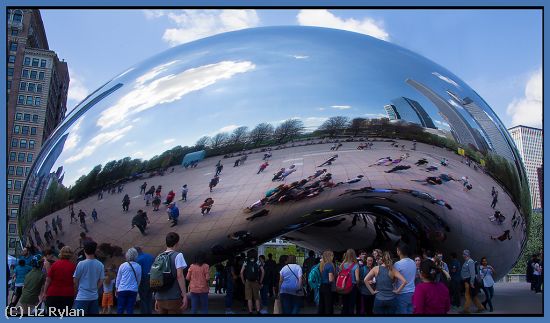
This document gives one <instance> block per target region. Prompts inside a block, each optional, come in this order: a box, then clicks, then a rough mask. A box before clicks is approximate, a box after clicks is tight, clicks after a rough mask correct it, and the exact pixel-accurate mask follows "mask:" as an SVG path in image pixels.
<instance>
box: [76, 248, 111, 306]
mask: <svg viewBox="0 0 550 323" xmlns="http://www.w3.org/2000/svg"><path fill="white" fill-rule="evenodd" d="M96 249H97V243H95V242H94V241H89V242H86V243H84V254H85V255H86V259H85V260H82V261H80V262H79V263H78V265H77V266H76V270H75V272H74V274H73V278H74V279H73V280H74V289H75V290H76V291H77V294H76V298H75V301H74V304H73V308H74V309H79V310H84V314H85V315H97V314H99V304H98V298H99V294H98V287H99V286H101V284H103V279H105V268H104V266H103V264H102V263H101V262H100V261H99V260H97V259H96V258H95V252H96Z"/></svg>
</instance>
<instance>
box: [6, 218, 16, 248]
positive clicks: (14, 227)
mask: <svg viewBox="0 0 550 323" xmlns="http://www.w3.org/2000/svg"><path fill="white" fill-rule="evenodd" d="M8 230H9V231H8V232H9V233H11V234H16V233H17V226H16V225H15V223H10V226H9V229H8ZM12 239H13V238H12ZM14 240H15V239H14ZM10 244H11V241H10ZM10 248H11V247H10Z"/></svg>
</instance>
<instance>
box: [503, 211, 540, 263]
mask: <svg viewBox="0 0 550 323" xmlns="http://www.w3.org/2000/svg"><path fill="white" fill-rule="evenodd" d="M529 222H530V223H529V227H530V230H529V235H528V236H527V242H526V245H525V249H523V253H522V254H521V257H520V258H519V259H518V262H517V263H516V265H515V266H514V268H512V271H511V272H510V273H511V274H525V271H526V267H527V266H526V265H527V261H528V260H529V259H531V256H532V255H533V254H535V253H540V252H541V250H542V248H543V244H544V241H543V240H542V238H543V230H544V226H543V225H542V213H541V212H533V213H532V214H531V217H530V221H529Z"/></svg>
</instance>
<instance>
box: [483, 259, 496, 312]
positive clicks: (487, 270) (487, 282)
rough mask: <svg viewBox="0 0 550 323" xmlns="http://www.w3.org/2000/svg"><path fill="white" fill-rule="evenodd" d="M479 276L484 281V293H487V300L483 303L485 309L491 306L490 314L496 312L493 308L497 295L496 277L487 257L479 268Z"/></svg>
mask: <svg viewBox="0 0 550 323" xmlns="http://www.w3.org/2000/svg"><path fill="white" fill-rule="evenodd" d="M479 275H480V277H481V279H483V292H484V293H485V300H484V301H483V303H482V304H483V307H485V308H487V305H489V312H492V311H493V310H494V308H493V295H494V294H495V288H494V287H493V285H494V284H495V280H494V279H493V276H494V275H496V272H495V269H494V268H493V266H491V265H489V264H488V262H487V257H482V258H481V266H480V267H479Z"/></svg>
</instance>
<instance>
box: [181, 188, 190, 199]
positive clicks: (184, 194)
mask: <svg viewBox="0 0 550 323" xmlns="http://www.w3.org/2000/svg"><path fill="white" fill-rule="evenodd" d="M187 192H189V189H188V188H187V184H185V185H183V186H182V188H181V200H180V201H184V202H186V201H187Z"/></svg>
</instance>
